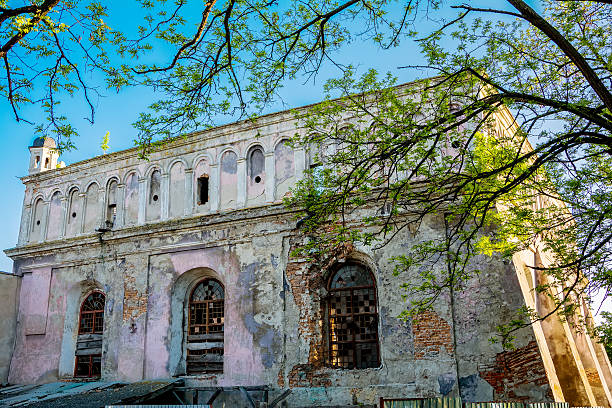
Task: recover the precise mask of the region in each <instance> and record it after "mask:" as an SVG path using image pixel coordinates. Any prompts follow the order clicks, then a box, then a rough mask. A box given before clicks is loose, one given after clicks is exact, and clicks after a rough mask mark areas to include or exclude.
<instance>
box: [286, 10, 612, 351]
mask: <svg viewBox="0 0 612 408" xmlns="http://www.w3.org/2000/svg"><path fill="white" fill-rule="evenodd" d="M570 3H571V4H570ZM547 5H548V9H547V10H546V14H545V18H547V19H548V21H549V22H551V23H552V24H554V25H555V26H556V27H557V28H558V29H559V30H561V32H563V33H564V35H565V36H566V37H567V38H568V39H569V40H570V41H572V42H573V43H575V44H577V47H578V49H579V50H580V52H582V53H583V54H584V58H586V60H587V61H589V63H590V64H592V68H593V70H594V71H595V72H597V73H598V74H600V75H601V76H602V77H605V78H607V77H609V76H610V74H611V72H610V70H609V64H608V61H607V60H606V59H605V58H600V57H599V56H601V55H607V54H609V53H610V44H612V42H610V41H607V42H601V41H600V40H601V38H602V37H604V38H608V39H609V37H610V35H611V34H612V31H611V29H610V27H612V16H611V14H610V12H609V10H608V9H606V8H602V7H599V6H598V5H590V6H589V5H587V4H580V5H577V4H573V3H572V2H547ZM461 7H462V8H463V9H464V10H466V9H467V10H469V11H470V12H473V11H474V10H472V9H470V7H469V6H461ZM500 13H501V11H500ZM491 16H495V14H491V15H489V16H488V17H491ZM577 22H579V23H577ZM455 28H456V30H453V25H452V24H451V25H450V26H447V27H445V28H444V29H442V30H439V31H435V32H434V33H432V34H430V35H428V36H425V37H424V38H423V39H421V40H419V42H420V44H421V47H422V51H423V54H424V55H425V57H426V58H427V60H428V63H429V67H430V68H431V69H434V70H436V71H437V72H439V73H440V74H441V75H440V76H439V77H436V78H432V79H425V80H421V81H418V82H415V83H412V84H408V85H407V86H400V87H396V88H389V87H390V86H391V85H392V84H393V79H392V78H391V77H390V76H387V78H384V79H378V75H377V74H376V73H375V72H373V71H371V72H368V73H366V74H365V75H363V76H362V77H360V78H356V77H355V75H354V73H353V71H352V70H351V69H349V70H347V72H346V73H345V75H344V76H342V77H340V78H337V79H334V80H330V81H329V82H328V83H327V85H326V87H325V90H326V92H327V101H326V102H324V103H322V104H320V105H317V106H315V107H313V108H312V109H309V110H308V112H306V113H304V112H301V115H299V119H300V121H301V123H302V125H303V126H304V128H305V131H304V132H303V133H302V134H301V136H300V135H298V136H296V138H295V142H296V143H298V144H301V145H302V146H304V147H305V148H309V149H310V154H311V155H312V156H314V157H315V158H316V159H315V161H316V163H320V166H321V167H322V169H318V168H317V170H316V172H312V171H311V172H310V173H307V176H308V177H309V178H308V179H307V180H305V181H303V182H302V183H301V184H300V185H299V186H298V188H297V189H296V190H295V191H294V195H293V198H292V199H291V201H290V203H289V204H290V205H292V206H293V208H296V207H297V208H299V207H301V208H304V211H303V213H302V214H301V215H302V216H305V217H307V220H308V222H307V223H305V224H304V227H303V228H304V230H305V231H304V232H305V233H306V234H309V235H312V236H316V237H317V239H316V240H313V241H311V243H310V246H309V247H308V248H306V250H307V251H308V252H309V253H313V252H314V253H316V251H317V249H316V248H317V247H318V248H322V246H320V245H324V246H325V247H326V248H327V247H329V246H333V245H334V244H335V243H340V242H347V241H350V242H353V243H360V244H363V245H368V246H372V247H374V248H376V247H380V246H383V245H386V244H388V242H389V241H391V240H393V239H394V237H395V236H396V234H398V233H399V232H401V231H406V230H408V231H410V233H411V234H412V236H413V237H414V241H412V242H410V244H409V245H405V246H404V247H403V249H402V250H404V249H405V253H403V254H401V255H398V256H396V257H395V258H394V259H393V268H394V271H395V272H394V273H395V275H396V276H398V278H399V281H398V284H400V285H401V287H402V289H403V290H404V291H405V299H406V300H407V302H408V304H407V310H406V312H405V313H404V314H403V316H404V317H410V316H416V315H418V314H419V313H421V312H422V311H423V310H425V309H427V308H429V307H431V306H432V305H433V304H434V303H435V302H436V299H437V298H438V297H439V296H441V295H442V294H444V293H447V291H449V290H453V291H461V290H462V288H463V287H465V286H466V285H468V284H469V282H471V281H472V279H473V278H474V277H475V276H476V275H478V274H479V273H481V271H480V270H479V269H478V268H476V267H475V265H477V264H479V262H481V261H479V260H481V259H482V257H483V256H484V257H493V258H494V259H497V260H498V261H500V260H501V259H505V260H506V261H509V260H510V259H511V258H512V256H513V255H514V254H516V253H518V252H520V251H526V252H527V251H528V252H535V253H536V254H538V256H539V257H540V258H541V259H542V261H541V262H542V263H540V264H532V265H528V267H530V268H533V269H534V270H535V271H536V272H537V274H538V275H539V276H540V278H539V281H540V284H538V286H536V287H535V288H534V291H535V292H537V293H540V294H542V295H543V296H546V297H548V298H549V299H550V303H551V304H552V305H554V308H553V312H556V316H559V317H561V318H563V319H568V321H572V322H581V321H583V320H584V319H583V317H581V316H580V315H579V311H578V310H579V309H578V308H577V306H576V305H577V303H576V302H577V301H576V299H586V300H587V301H588V298H589V293H590V292H591V291H593V290H595V289H597V288H600V287H604V288H609V287H610V286H611V284H612V280H610V276H612V272H611V269H610V266H611V265H610V262H609V259H612V258H611V257H610V255H611V252H610V251H611V249H612V247H611V246H610V240H611V239H612V235H611V234H610V230H611V229H612V224H611V222H612V212H611V210H612V205H611V204H610V197H612V191H611V189H610V187H611V186H612V178H611V176H612V167H611V164H612V154H611V153H610V152H611V149H612V142H611V140H612V138H611V136H612V135H611V134H610V132H611V131H612V122H611V119H612V118H611V117H610V116H609V115H608V114H607V113H606V112H607V111H606V109H605V108H603V107H602V102H601V101H600V100H599V99H598V95H597V94H596V93H595V92H593V89H592V88H591V82H590V81H589V80H588V79H587V78H586V77H585V76H583V75H582V73H581V72H580V71H579V70H577V69H576V67H575V66H573V63H572V62H571V61H572V59H571V58H570V57H569V56H568V55H566V54H565V51H564V50H561V49H560V48H559V47H558V46H557V45H556V43H555V42H554V41H553V40H552V39H551V38H550V37H548V33H545V32H543V31H540V30H539V29H536V28H535V27H534V26H531V25H529V24H528V23H527V22H526V20H510V21H508V19H504V20H502V21H495V20H494V19H492V18H482V19H480V18H476V19H473V20H471V21H469V20H467V19H465V18H464V17H460V18H459V19H458V20H457V22H456V25H455ZM449 30H450V33H449V32H448V31H449ZM589 35H593V36H594V38H592V39H589ZM608 91H609V86H608ZM333 97H337V98H338V99H332V98H333ZM347 122H348V123H351V124H352V126H350V127H348V128H343V126H344V125H342V124H343V123H347ZM322 175H323V177H322ZM424 225H425V226H426V227H425V228H426V231H429V232H428V233H429V235H430V236H423V235H420V233H419V231H420V230H421V229H422V228H423V226H424ZM331 226H333V228H331ZM329 228H331V230H330V229H329ZM330 231H332V232H330ZM432 231H435V232H432ZM431 235H433V236H431ZM403 236H404V237H405V236H406V235H405V233H404V235H403ZM313 246H314V247H315V248H314V249H313ZM519 273H521V272H519ZM559 288H562V289H559ZM577 313H578V315H577ZM543 318H557V317H549V316H548V315H542V314H538V313H535V311H533V310H530V309H529V308H522V309H521V310H517V312H516V317H515V318H511V319H509V320H508V321H507V322H506V323H504V324H501V325H500V326H499V327H498V332H499V338H497V339H495V341H500V342H501V343H502V345H503V346H504V347H511V346H512V340H513V339H514V337H515V333H516V331H517V330H520V329H521V328H523V327H525V326H527V325H529V324H531V323H532V322H534V321H536V320H539V319H543ZM576 324H580V323H576Z"/></svg>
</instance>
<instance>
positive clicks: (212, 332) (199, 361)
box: [187, 279, 225, 374]
mask: <svg viewBox="0 0 612 408" xmlns="http://www.w3.org/2000/svg"><path fill="white" fill-rule="evenodd" d="M224 302H225V289H224V288H223V285H221V283H220V282H219V281H218V280H216V279H204V280H201V281H200V282H198V283H197V284H196V285H195V287H194V288H193V290H192V291H191V293H190V295H189V302H188V303H189V304H188V310H187V373H188V374H195V373H215V372H216V373H220V372H223V332H224V322H225V310H224V309H225V305H224Z"/></svg>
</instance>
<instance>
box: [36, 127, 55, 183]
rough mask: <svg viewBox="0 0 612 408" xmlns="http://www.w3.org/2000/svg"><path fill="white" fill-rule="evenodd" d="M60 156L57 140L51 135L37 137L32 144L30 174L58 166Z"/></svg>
mask: <svg viewBox="0 0 612 408" xmlns="http://www.w3.org/2000/svg"><path fill="white" fill-rule="evenodd" d="M58 158H59V153H58V151H57V144H56V143H55V140H54V139H53V138H51V137H44V136H39V137H37V138H36V139H34V142H32V146H30V174H35V173H42V172H43V171H47V170H51V169H54V168H56V166H57V159H58Z"/></svg>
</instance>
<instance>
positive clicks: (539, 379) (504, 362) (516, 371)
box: [480, 340, 548, 401]
mask: <svg viewBox="0 0 612 408" xmlns="http://www.w3.org/2000/svg"><path fill="white" fill-rule="evenodd" d="M480 377H481V378H483V379H484V380H485V381H487V382H488V383H489V384H491V386H492V387H493V389H494V390H495V398H496V399H502V398H506V399H511V400H521V401H523V400H524V401H526V400H528V399H529V397H525V396H518V395H516V394H515V392H514V388H515V387H518V386H520V385H521V384H530V383H531V384H536V385H540V386H543V385H547V384H548V378H547V377H546V370H545V369H544V363H543V362H542V357H541V356H540V349H539V348H538V345H537V343H536V342H535V340H533V341H531V342H530V343H529V344H528V345H526V346H525V347H521V348H518V349H516V350H510V351H504V352H502V353H498V354H497V356H495V363H494V365H493V366H492V367H490V369H488V370H486V371H480Z"/></svg>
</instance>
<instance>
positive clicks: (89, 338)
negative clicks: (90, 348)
mask: <svg viewBox="0 0 612 408" xmlns="http://www.w3.org/2000/svg"><path fill="white" fill-rule="evenodd" d="M92 340H100V341H102V335H101V334H79V337H77V341H92Z"/></svg>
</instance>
